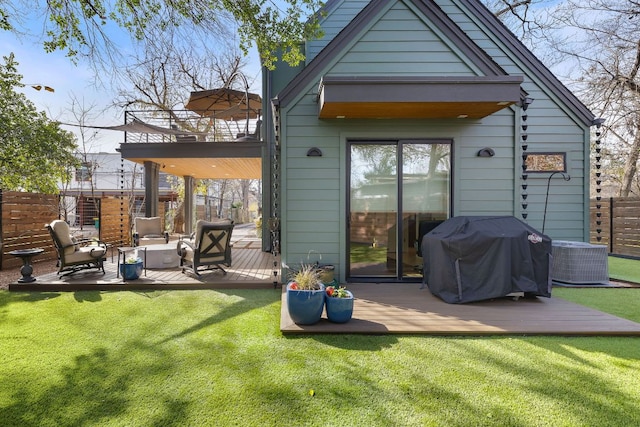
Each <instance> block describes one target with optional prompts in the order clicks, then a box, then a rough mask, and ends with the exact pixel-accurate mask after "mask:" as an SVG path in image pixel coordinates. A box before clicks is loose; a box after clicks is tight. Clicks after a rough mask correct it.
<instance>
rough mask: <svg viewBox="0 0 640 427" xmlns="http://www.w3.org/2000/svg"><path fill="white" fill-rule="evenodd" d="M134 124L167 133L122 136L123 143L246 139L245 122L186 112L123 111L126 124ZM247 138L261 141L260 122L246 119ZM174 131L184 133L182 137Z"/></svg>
mask: <svg viewBox="0 0 640 427" xmlns="http://www.w3.org/2000/svg"><path fill="white" fill-rule="evenodd" d="M134 121H138V122H142V123H144V124H147V125H151V126H155V127H157V128H160V129H166V130H167V131H168V132H166V133H146V132H144V131H142V132H139V131H127V132H125V139H124V142H125V143H163V142H197V141H201V142H233V141H236V140H238V138H242V137H244V136H245V126H246V119H243V118H239V119H238V120H220V119H214V118H212V117H202V116H200V115H198V114H196V113H194V112H193V111H189V110H172V111H162V110H155V111H154V110H129V111H125V124H130V123H133V122H134ZM248 129H249V135H250V136H252V135H256V133H257V138H256V140H260V139H261V138H260V132H259V131H260V119H249V125H248ZM177 131H184V134H181V133H179V132H177Z"/></svg>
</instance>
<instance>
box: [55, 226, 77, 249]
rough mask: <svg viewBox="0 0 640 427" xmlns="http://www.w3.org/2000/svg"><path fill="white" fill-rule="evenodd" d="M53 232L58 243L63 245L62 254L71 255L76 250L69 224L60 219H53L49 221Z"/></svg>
mask: <svg viewBox="0 0 640 427" xmlns="http://www.w3.org/2000/svg"><path fill="white" fill-rule="evenodd" d="M51 229H52V230H53V234H55V235H56V237H57V238H58V241H59V242H60V244H61V245H62V246H63V247H64V254H65V255H71V254H72V253H74V252H75V251H76V248H75V242H74V241H73V238H72V237H71V232H70V231H69V224H67V223H66V222H65V221H62V220H59V219H57V220H55V221H53V222H52V223H51Z"/></svg>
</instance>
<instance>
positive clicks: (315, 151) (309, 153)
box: [307, 147, 322, 157]
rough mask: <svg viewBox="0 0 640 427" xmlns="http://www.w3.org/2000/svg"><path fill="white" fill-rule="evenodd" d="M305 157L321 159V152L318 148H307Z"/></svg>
mask: <svg viewBox="0 0 640 427" xmlns="http://www.w3.org/2000/svg"><path fill="white" fill-rule="evenodd" d="M307 157H322V150H320V149H319V148H318V147H313V148H309V151H307Z"/></svg>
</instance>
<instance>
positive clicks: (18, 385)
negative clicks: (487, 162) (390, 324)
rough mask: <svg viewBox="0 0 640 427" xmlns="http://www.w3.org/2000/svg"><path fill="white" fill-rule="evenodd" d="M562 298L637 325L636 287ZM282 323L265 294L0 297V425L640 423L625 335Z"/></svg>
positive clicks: (631, 346) (568, 292)
mask: <svg viewBox="0 0 640 427" xmlns="http://www.w3.org/2000/svg"><path fill="white" fill-rule="evenodd" d="M558 291H559V292H558V294H559V296H561V297H563V298H567V299H571V300H581V299H582V300H585V301H586V300H588V301H587V303H594V302H595V303H597V304H599V305H600V306H601V307H602V309H603V310H604V309H616V310H620V311H622V314H623V315H625V316H626V317H629V318H632V319H634V318H635V320H638V319H637V314H636V313H639V312H640V310H639V308H640V306H639V305H640V303H639V302H638V298H637V296H636V294H634V292H639V290H634V289H615V290H614V289H588V290H583V289H558ZM554 292H555V290H554ZM583 295H589V296H588V297H584V296H583ZM634 301H635V302H634ZM279 313H280V292H279V291H274V290H246V291H241V290H232V291H206V290H203V291H173V292H76V293H15V292H11V293H10V292H6V291H4V292H0V322H1V323H2V327H1V328H0V357H2V360H3V362H4V363H2V364H0V384H2V386H1V387H0V425H7V426H18V425H19V426H39V427H40V426H79V425H82V426H275V425H277V426H431V425H433V426H443V425H446V426H519V427H520V426H578V425H579V426H619V425H639V424H640V408H639V407H638V406H637V402H638V400H639V399H640V375H639V374H640V358H639V357H638V355H639V354H640V340H638V339H636V338H624V337H607V338H603V337H591V338H586V337H585V338H567V337H518V336H512V337H429V336H395V335H380V336H354V335H348V336H340V335H338V336H337V335H318V336H315V335H314V336H296V337H284V336H282V335H281V334H280V332H279V323H278V322H279ZM311 390H313V391H314V393H313V395H311V394H312V393H310V391H311Z"/></svg>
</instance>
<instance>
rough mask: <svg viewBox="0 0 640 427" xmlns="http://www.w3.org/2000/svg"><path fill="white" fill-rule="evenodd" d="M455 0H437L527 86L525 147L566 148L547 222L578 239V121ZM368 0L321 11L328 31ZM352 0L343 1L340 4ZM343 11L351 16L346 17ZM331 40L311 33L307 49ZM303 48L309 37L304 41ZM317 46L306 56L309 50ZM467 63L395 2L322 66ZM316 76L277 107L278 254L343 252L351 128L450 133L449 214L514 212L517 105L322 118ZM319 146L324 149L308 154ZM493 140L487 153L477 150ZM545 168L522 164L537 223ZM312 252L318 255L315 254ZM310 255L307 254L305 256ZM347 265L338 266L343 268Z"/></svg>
mask: <svg viewBox="0 0 640 427" xmlns="http://www.w3.org/2000/svg"><path fill="white" fill-rule="evenodd" d="M455 1H456V0H437V3H438V4H439V5H440V6H441V7H442V8H443V9H444V10H445V11H447V12H449V14H450V17H452V18H453V19H454V20H455V21H456V22H457V23H458V25H460V26H461V27H462V28H463V29H464V30H465V31H466V32H467V34H470V35H471V36H472V37H473V38H474V40H476V42H477V43H478V45H480V46H481V47H482V48H483V49H485V50H486V51H487V52H489V53H490V54H491V55H492V56H493V58H494V60H495V61H496V62H497V63H498V64H500V66H502V67H503V68H504V69H505V70H507V72H508V73H510V74H513V75H521V76H523V77H524V79H525V81H524V83H523V87H524V89H525V90H526V91H527V92H528V93H529V96H531V97H533V98H534V99H535V101H534V103H533V104H532V106H531V107H530V108H529V110H528V112H527V113H528V121H527V123H528V125H529V128H528V130H527V133H528V134H529V139H528V146H529V148H528V151H529V152H549V151H558V152H566V153H567V165H568V173H569V174H570V175H571V181H569V182H565V181H564V180H563V179H562V177H560V176H555V177H554V178H553V179H552V181H551V185H550V194H549V204H548V207H547V215H546V223H545V226H546V227H545V228H546V229H545V232H546V234H549V235H550V236H552V238H555V239H567V240H582V239H583V235H584V233H585V227H587V225H586V224H585V221H584V219H585V215H584V209H585V200H586V197H585V194H586V191H587V189H585V188H584V185H583V184H584V176H585V174H588V170H585V168H584V162H585V158H584V157H585V153H584V151H585V149H584V139H585V137H584V132H585V130H584V129H583V128H582V127H581V125H579V124H578V122H577V121H576V120H575V118H574V117H571V116H570V115H568V114H567V111H565V108H564V107H563V106H561V105H559V103H558V101H557V100H556V99H555V98H554V95H553V94H552V93H549V90H548V89H547V88H544V87H541V85H540V83H539V81H538V80H537V78H536V76H535V74H534V73H533V72H532V71H531V70H528V69H526V67H524V66H523V64H520V63H518V62H517V61H516V60H515V59H514V57H513V55H510V53H509V52H507V51H505V49H504V46H502V45H501V44H500V43H499V42H497V41H496V40H494V36H493V35H491V34H487V33H486V31H485V30H484V29H483V28H480V27H479V26H478V24H477V23H476V22H475V20H474V18H473V17H467V16H466V15H465V14H464V13H462V11H461V10H460V8H459V7H458V6H457V5H456V4H455ZM366 3H367V2H365V1H353V2H350V1H345V2H342V3H341V4H340V5H339V6H338V8H337V9H335V10H334V11H333V12H332V14H331V15H330V16H328V17H327V21H326V22H327V23H329V24H330V25H329V27H327V28H329V31H328V32H327V34H328V35H331V37H333V36H334V35H335V34H338V32H339V30H340V29H341V28H342V27H341V26H342V25H343V24H344V23H345V22H347V20H348V19H347V17H352V16H355V14H356V13H357V10H359V9H360V8H361V7H364V5H365V4H366ZM347 5H350V7H347ZM349 19H350V18H349ZM327 42H328V40H322V41H319V42H317V43H311V44H309V46H314V48H312V49H311V50H310V51H309V52H310V54H311V52H312V51H313V49H318V50H317V51H319V48H321V46H322V47H324V46H325V45H326V43H327ZM308 48H309V47H308ZM317 51H316V52H315V53H313V54H311V56H314V55H315V54H316V53H317ZM474 73H475V71H474V66H473V65H472V64H470V63H468V61H467V59H466V58H462V57H461V56H460V53H459V52H458V51H457V49H456V48H455V47H453V46H450V42H449V41H448V40H443V39H442V37H440V35H439V32H438V31H437V30H436V29H433V28H432V25H431V24H430V23H428V22H427V23H425V22H424V21H423V20H422V19H419V18H418V17H417V16H416V15H415V14H414V13H413V12H412V11H411V10H410V9H409V8H407V7H406V6H405V5H404V4H402V3H397V4H396V5H395V6H394V7H393V8H392V9H391V10H389V11H388V12H387V13H386V14H384V16H383V17H381V19H380V21H379V22H377V23H374V24H373V25H372V27H371V29H370V31H368V32H366V33H365V34H363V35H362V37H361V38H360V39H358V40H355V41H354V42H353V43H352V44H351V45H350V47H349V49H348V51H347V52H344V53H342V54H340V55H339V56H338V57H336V58H335V62H334V63H333V64H332V65H330V66H328V67H327V69H326V70H325V72H324V73H322V74H323V75H324V74H331V75H343V76H344V75H353V76H367V75H385V76H386V75H397V76H401V75H418V76H425V75H431V76H433V75H442V76H445V75H446V76H455V75H461V76H463V75H474ZM321 77H322V76H321V75H319V76H318V79H317V80H316V81H314V82H312V83H310V84H309V86H308V87H307V88H306V92H305V93H304V94H303V95H302V96H301V97H300V98H299V100H298V102H297V103H294V104H292V105H290V106H288V107H287V108H286V109H285V110H283V111H282V116H283V126H282V129H281V131H282V141H283V147H282V160H283V171H282V179H283V182H282V195H283V200H282V205H281V206H282V219H283V225H282V231H283V235H282V242H283V260H285V261H286V262H288V263H297V262H300V261H303V262H306V260H307V254H308V252H309V251H310V250H311V251H316V252H321V253H322V256H323V262H331V263H334V264H336V266H337V269H338V271H339V272H340V268H341V265H340V261H341V260H343V259H344V258H345V256H346V254H344V242H345V239H346V237H345V235H344V227H345V225H344V221H345V212H344V209H345V207H346V204H345V200H344V195H345V193H346V173H347V171H346V165H345V160H344V159H345V158H346V157H347V148H346V143H345V142H346V140H347V139H348V138H350V137H354V138H356V137H358V138H360V137H361V138H371V139H376V138H390V139H391V138H398V139H402V138H450V139H452V140H453V152H454V158H453V165H454V170H453V182H452V184H453V187H454V191H455V193H454V195H453V204H454V212H453V213H454V214H455V215H510V214H512V215H515V216H516V217H518V218H521V216H520V210H521V208H520V202H521V200H520V192H521V188H520V185H521V181H520V178H519V177H520V174H521V169H520V165H521V162H522V160H521V152H520V138H519V109H518V108H517V107H513V108H506V109H504V110H501V111H500V112H498V113H495V114H493V115H491V116H489V117H487V118H484V119H481V120H473V121H471V120H470V121H465V120H319V119H318V104H317V103H316V93H317V87H318V84H319V79H320V78H321ZM311 147H319V148H320V149H321V150H322V152H323V156H322V157H307V156H306V153H307V150H308V149H309V148H311ZM484 147H491V148H493V149H494V150H495V152H496V155H495V156H494V157H492V158H480V157H477V152H478V150H479V149H481V148H484ZM548 177H549V174H529V179H528V180H527V184H528V188H527V192H528V194H529V195H528V198H527V202H528V203H529V206H528V209H527V212H528V214H529V217H528V220H527V221H526V222H528V223H529V224H530V225H532V226H533V227H534V228H538V229H540V228H541V227H542V221H543V216H544V202H545V196H546V191H547V182H548ZM312 256H316V255H313V254H312ZM316 259H317V256H316V258H313V259H312V261H315V260H316ZM342 273H344V272H342Z"/></svg>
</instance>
